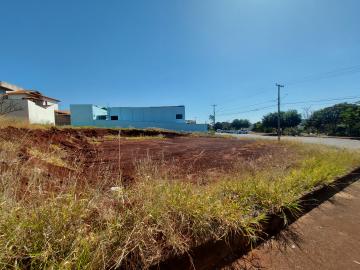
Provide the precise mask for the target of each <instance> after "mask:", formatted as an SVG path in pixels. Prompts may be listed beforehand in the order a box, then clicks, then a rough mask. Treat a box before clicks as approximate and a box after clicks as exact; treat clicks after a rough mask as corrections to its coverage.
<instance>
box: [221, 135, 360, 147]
mask: <svg viewBox="0 0 360 270" xmlns="http://www.w3.org/2000/svg"><path fill="white" fill-rule="evenodd" d="M219 135H222V134H220V133H219ZM226 135H229V134H226ZM231 136H234V137H238V138H249V139H262V140H277V137H275V136H263V135H258V134H231ZM282 139H283V140H289V141H296V142H302V143H313V144H323V145H329V146H335V147H339V148H346V149H352V150H360V140H350V139H338V138H320V137H288V136H284V137H282Z"/></svg>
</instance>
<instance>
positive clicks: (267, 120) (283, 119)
mask: <svg viewBox="0 0 360 270" xmlns="http://www.w3.org/2000/svg"><path fill="white" fill-rule="evenodd" d="M301 119H302V118H301V114H300V113H298V112H297V111H296V110H289V111H287V112H280V125H281V128H282V129H285V128H294V127H297V126H298V125H299V124H300V123H301ZM262 125H263V127H264V128H272V129H275V128H277V126H278V113H269V114H267V115H265V116H264V117H263V119H262Z"/></svg>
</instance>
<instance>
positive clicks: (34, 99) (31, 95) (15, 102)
mask: <svg viewBox="0 0 360 270" xmlns="http://www.w3.org/2000/svg"><path fill="white" fill-rule="evenodd" d="M59 102H60V101H59V100H57V99H54V98H50V97H47V96H44V95H43V94H41V93H40V92H38V91H32V90H25V89H24V88H21V87H19V86H16V85H12V84H9V83H6V82H0V115H5V116H9V117H14V118H20V119H22V120H25V121H28V122H29V123H31V124H35V123H36V124H53V125H54V124H55V111H57V110H58V103H59Z"/></svg>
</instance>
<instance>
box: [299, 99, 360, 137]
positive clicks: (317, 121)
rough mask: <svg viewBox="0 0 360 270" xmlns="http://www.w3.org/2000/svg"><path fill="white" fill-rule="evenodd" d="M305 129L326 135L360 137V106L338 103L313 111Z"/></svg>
mask: <svg viewBox="0 0 360 270" xmlns="http://www.w3.org/2000/svg"><path fill="white" fill-rule="evenodd" d="M305 128H306V129H307V130H308V131H309V132H317V133H322V134H327V135H341V136H360V105H358V104H349V103H340V104H336V105H334V106H331V107H327V108H324V109H321V110H318V111H315V112H314V113H313V114H312V115H311V116H310V118H309V119H308V120H307V121H306V122H305Z"/></svg>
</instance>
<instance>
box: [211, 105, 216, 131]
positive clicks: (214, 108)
mask: <svg viewBox="0 0 360 270" xmlns="http://www.w3.org/2000/svg"><path fill="white" fill-rule="evenodd" d="M211 106H213V111H214V114H213V116H214V119H213V126H215V123H216V119H215V117H216V106H217V105H216V104H213V105H211Z"/></svg>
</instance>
